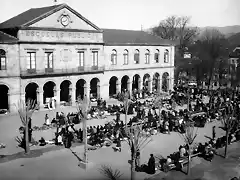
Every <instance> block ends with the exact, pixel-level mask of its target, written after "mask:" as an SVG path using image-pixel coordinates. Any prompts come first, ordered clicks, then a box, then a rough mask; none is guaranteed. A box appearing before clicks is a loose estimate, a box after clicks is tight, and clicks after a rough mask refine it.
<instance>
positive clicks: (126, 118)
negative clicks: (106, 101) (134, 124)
mask: <svg viewBox="0 0 240 180" xmlns="http://www.w3.org/2000/svg"><path fill="white" fill-rule="evenodd" d="M127 113H128V112H127V110H125V130H126V132H127Z"/></svg>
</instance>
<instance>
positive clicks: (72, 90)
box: [69, 87, 76, 106]
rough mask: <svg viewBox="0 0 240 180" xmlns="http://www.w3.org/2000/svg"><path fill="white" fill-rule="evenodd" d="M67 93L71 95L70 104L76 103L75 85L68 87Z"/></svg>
mask: <svg viewBox="0 0 240 180" xmlns="http://www.w3.org/2000/svg"><path fill="white" fill-rule="evenodd" d="M69 94H70V95H71V96H72V97H71V98H72V99H71V100H72V102H71V103H72V106H75V104H76V88H75V87H70V88H69Z"/></svg>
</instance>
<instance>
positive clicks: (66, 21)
mask: <svg viewBox="0 0 240 180" xmlns="http://www.w3.org/2000/svg"><path fill="white" fill-rule="evenodd" d="M61 23H62V25H63V26H67V25H68V24H69V18H68V16H63V17H62V18H61Z"/></svg>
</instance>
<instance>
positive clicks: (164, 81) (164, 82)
mask: <svg viewBox="0 0 240 180" xmlns="http://www.w3.org/2000/svg"><path fill="white" fill-rule="evenodd" d="M168 90H169V73H168V72H165V73H163V75H162V91H164V92H167V91H168Z"/></svg>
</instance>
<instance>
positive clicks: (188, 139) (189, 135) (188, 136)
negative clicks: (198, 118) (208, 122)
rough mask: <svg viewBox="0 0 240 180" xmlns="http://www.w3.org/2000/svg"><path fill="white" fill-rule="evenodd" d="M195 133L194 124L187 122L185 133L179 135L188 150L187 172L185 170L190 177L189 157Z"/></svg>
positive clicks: (196, 129)
mask: <svg viewBox="0 0 240 180" xmlns="http://www.w3.org/2000/svg"><path fill="white" fill-rule="evenodd" d="M197 131H198V128H195V127H194V123H192V122H187V124H186V129H185V133H183V134H181V133H179V135H180V136H181V137H182V138H183V140H184V142H185V143H186V144H187V145H188V147H189V150H188V170H187V174H188V175H190V170H191V155H192V152H193V145H194V142H195V139H196V137H197Z"/></svg>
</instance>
